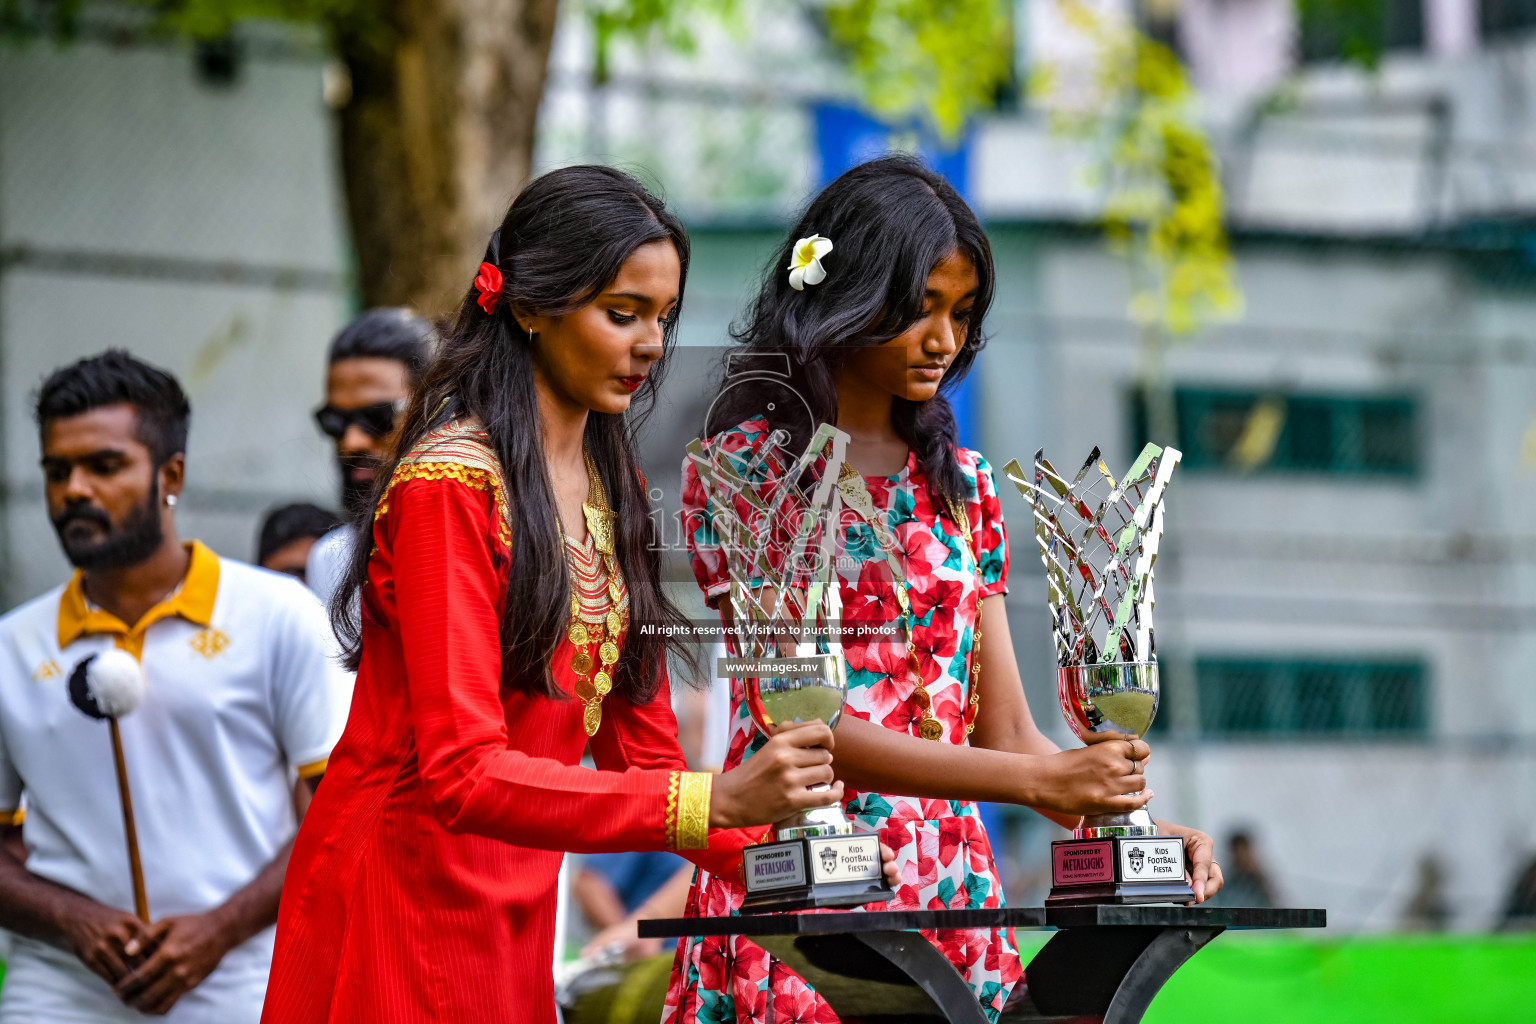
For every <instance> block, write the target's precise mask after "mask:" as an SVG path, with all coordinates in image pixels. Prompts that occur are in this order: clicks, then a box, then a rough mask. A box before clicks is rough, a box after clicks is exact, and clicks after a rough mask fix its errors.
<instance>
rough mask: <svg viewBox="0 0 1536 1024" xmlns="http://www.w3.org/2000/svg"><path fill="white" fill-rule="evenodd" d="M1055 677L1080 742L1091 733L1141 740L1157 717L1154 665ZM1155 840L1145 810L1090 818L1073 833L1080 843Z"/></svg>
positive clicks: (1083, 669) (1079, 668) (1074, 668)
mask: <svg viewBox="0 0 1536 1024" xmlns="http://www.w3.org/2000/svg"><path fill="white" fill-rule="evenodd" d="M1056 678H1057V695H1058V697H1060V699H1061V711H1062V714H1064V715H1065V716H1066V718H1067V724H1068V725H1070V726H1071V727H1072V731H1073V732H1075V733H1077V735H1078V738H1079V739H1081V738H1082V737H1083V735H1084V734H1086V733H1091V732H1093V733H1097V732H1117V733H1127V734H1129V735H1133V736H1136V737H1143V736H1145V735H1146V734H1147V730H1148V729H1149V728H1151V727H1152V719H1153V718H1155V717H1157V703H1158V681H1157V662H1155V661H1117V662H1107V663H1102V664H1089V665H1067V666H1064V667H1062V668H1060V669H1058V670H1057V676H1056ZM1155 835H1157V826H1156V825H1155V824H1153V822H1152V815H1151V814H1150V813H1149V812H1148V811H1147V809H1146V808H1145V807H1143V808H1141V809H1140V810H1135V811H1131V812H1130V813H1121V814H1090V815H1088V816H1086V817H1085V818H1083V824H1082V827H1081V828H1080V829H1078V830H1077V836H1078V838H1081V839H1101V838H1104V837H1106V836H1126V837H1132V836H1155Z"/></svg>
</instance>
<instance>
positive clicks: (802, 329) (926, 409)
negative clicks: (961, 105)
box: [706, 156, 995, 498]
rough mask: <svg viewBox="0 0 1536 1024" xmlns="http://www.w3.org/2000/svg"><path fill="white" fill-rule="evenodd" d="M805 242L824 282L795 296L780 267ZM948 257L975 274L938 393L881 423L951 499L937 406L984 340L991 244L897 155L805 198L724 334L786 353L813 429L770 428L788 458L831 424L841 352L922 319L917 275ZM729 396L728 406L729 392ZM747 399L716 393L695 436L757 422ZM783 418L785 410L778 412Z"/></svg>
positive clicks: (937, 180)
mask: <svg viewBox="0 0 1536 1024" xmlns="http://www.w3.org/2000/svg"><path fill="white" fill-rule="evenodd" d="M810 235H823V236H825V237H827V238H830V239H831V240H832V242H833V245H834V246H835V248H834V249H833V250H832V252H831V253H830V254H829V255H828V256H827V257H826V262H825V268H826V271H827V277H826V280H824V281H822V282H821V283H820V284H816V285H807V286H806V288H805V290H804V291H795V290H794V289H792V288H791V287H790V286H789V276H788V274H787V273H786V271H785V267H786V266H787V265H788V264H789V260H790V254H791V249H792V248H793V246H794V243H795V240H796V239H799V238H804V237H807V236H810ZM955 252H958V253H960V254H961V255H962V256H965V257H966V258H967V259H969V260H970V261H971V263H972V264H973V265H974V266H975V268H976V277H977V280H978V284H979V286H978V288H977V291H976V302H975V305H974V307H973V309H972V313H971V318H970V322H969V326H968V329H967V331H966V336H965V344H964V345H963V346H962V347H961V349H960V351H959V352H957V353H956V354H955V357H954V360H953V362H952V363H951V364H950V368H949V371H948V372H947V373H946V374H945V375H944V381H943V383H942V384H940V386H939V393H938V395H936V396H935V397H933V398H932V399H930V400H928V401H926V402H911V401H908V400H906V399H904V398H897V399H896V402H895V405H894V407H893V409H892V411H891V419H892V425H893V426H894V427H895V429H896V433H897V434H898V435H899V436H900V437H901V439H902V440H903V441H905V442H906V443H907V444H908V446H910V447H911V448H912V449H913V450H915V451H916V452H917V455H918V458H919V459H921V460H922V463H923V468H924V470H925V471H926V473H927V475H928V480H929V486H930V487H931V488H932V489H933V490H934V491H936V492H937V496H938V497H940V498H954V497H961V496H962V495H963V494H964V491H965V487H964V478H963V475H962V474H961V472H960V467H959V464H958V463H957V462H956V460H955V446H956V444H957V443H958V435H957V432H956V429H955V416H954V411H953V410H952V409H951V408H950V405H949V401H948V400H947V399H946V398H945V397H944V396H945V393H946V392H949V391H951V390H952V389H953V388H954V387H955V386H956V385H958V384H959V383H960V381H961V380H963V379H964V378H965V375H966V373H967V372H968V371H969V370H970V368H971V364H972V363H973V362H974V361H975V359H976V353H977V352H978V351H980V349H981V347H982V345H983V344H984V343H985V337H984V335H983V333H982V330H981V325H982V321H983V320H984V319H985V318H986V315H987V308H988V307H989V306H990V305H991V304H992V295H993V291H994V287H995V274H994V271H993V267H992V246H991V244H990V243H988V241H987V235H986V232H985V231H983V230H982V227H981V223H980V221H978V220H977V219H976V214H974V213H973V212H971V208H970V207H969V206H967V205H966V203H965V200H963V199H961V198H960V196H959V194H958V193H957V192H956V191H955V190H954V188H953V187H951V186H950V184H949V182H947V181H945V180H944V179H943V178H942V177H941V176H939V175H937V174H935V173H934V172H933V171H931V170H929V169H928V168H927V167H925V166H923V164H922V163H920V162H919V161H917V160H915V159H912V158H911V157H906V156H887V157H883V158H881V159H879V160H871V161H870V162H868V163H865V164H860V165H859V166H857V167H854V168H852V169H851V170H849V171H846V172H844V173H843V174H842V175H841V176H839V177H838V178H837V180H835V181H833V182H832V184H830V185H828V186H827V187H826V188H825V189H823V190H822V192H821V194H820V195H818V196H816V198H815V199H813V200H811V204H810V206H809V207H808V208H807V209H806V211H805V214H804V215H803V216H802V217H801V218H800V222H799V223H798V224H796V225H795V227H794V229H793V230H792V231H790V233H789V235H788V237H787V238H786V239H785V240H784V244H783V245H781V246H780V247H779V248H778V250H777V251H775V252H774V254H773V259H772V261H771V262H770V263H769V265H768V267H767V269H766V271H765V273H764V277H763V285H762V289H761V290H760V291H759V292H758V295H757V298H756V299H755V300H754V301H753V303H752V305H751V306H750V307H749V308H748V310H747V313H746V315H745V317H744V318H743V319H742V320H741V321H740V322H739V323H738V324H736V326H735V327H734V328H733V330H732V332H731V334H732V336H733V337H734V338H735V339H736V341H737V342H738V347H737V348H736V349H735V350H734V351H735V352H736V353H741V352H742V351H743V349H745V351H746V352H748V353H751V352H783V353H786V354H788V356H789V362H790V368H791V380H790V383H791V386H792V387H794V388H795V390H796V391H798V392H799V393H800V395H801V397H803V398H804V399H805V401H806V402H807V403H808V404H809V405H810V408H811V416H812V421H813V422H811V423H810V424H807V423H806V422H805V420H804V418H803V417H801V418H800V419H798V420H797V419H794V418H793V417H792V415H786V416H783V417H782V422H779V421H776V420H774V414H772V413H770V414H768V415H769V419H770V425H771V426H774V427H781V428H783V429H785V430H786V431H788V432H789V434H790V436H791V437H792V438H793V439H794V442H795V448H796V450H802V449H803V448H804V446H805V445H806V444H807V443H808V442H809V440H810V438H809V436H808V430H809V429H811V428H814V426H815V424H816V423H823V422H825V423H836V422H837V385H836V382H835V374H836V372H837V369H838V366H839V365H840V364H841V362H842V360H843V358H844V357H845V356H846V355H847V353H848V352H849V351H850V350H851V349H854V348H861V347H864V346H866V345H881V344H884V343H885V342H887V341H890V340H891V339H893V338H896V337H898V336H899V335H901V334H902V333H904V332H905V331H906V330H907V328H909V327H911V326H912V325H913V324H914V323H916V322H917V321H918V320H919V319H920V318H921V317H922V310H923V298H924V292H925V291H926V290H927V284H928V275H929V274H930V273H932V272H933V268H934V267H935V266H936V265H937V264H938V263H939V262H940V261H941V260H942V259H944V258H945V257H946V256H948V255H950V254H951V253H955ZM738 394H739V395H740V397H739V398H735V397H734V396H735V395H738ZM756 404H757V403H756V401H755V396H753V395H751V394H750V393H745V394H744V393H741V391H737V392H730V391H728V392H726V399H725V400H724V401H722V402H721V403H720V404H719V405H717V406H716V407H715V412H714V414H713V415H712V416H711V421H710V423H709V424H708V425H707V426H706V430H707V432H708V433H710V434H714V433H717V432H719V431H721V430H726V429H729V428H731V427H733V426H735V425H737V424H738V423H741V422H743V421H744V420H746V419H749V418H751V417H753V416H757V415H760V414H762V413H763V410H762V409H760V408H756V407H755V405H756ZM777 404H778V405H779V406H780V412H781V413H783V412H785V411H786V410H788V409H789V408H790V405H792V404H794V405H797V404H798V403H777Z"/></svg>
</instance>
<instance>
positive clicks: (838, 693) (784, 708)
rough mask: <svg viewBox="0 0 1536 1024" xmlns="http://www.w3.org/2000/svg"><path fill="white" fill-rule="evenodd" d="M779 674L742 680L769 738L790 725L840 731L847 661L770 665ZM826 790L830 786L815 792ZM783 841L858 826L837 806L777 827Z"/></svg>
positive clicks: (815, 658) (823, 658) (824, 658)
mask: <svg viewBox="0 0 1536 1024" xmlns="http://www.w3.org/2000/svg"><path fill="white" fill-rule="evenodd" d="M764 661H765V667H766V666H767V665H771V666H772V667H773V670H774V674H771V675H770V674H764V675H749V676H745V677H744V678H743V680H742V683H743V686H744V687H745V689H746V696H747V711H748V713H749V714H751V716H752V721H753V722H754V723H755V724H756V725H757V727H758V728H759V729H761V730H762V731H763V733H764V734H765V735H767V734H770V733H771V732H772V727H773V726H776V725H783V724H785V723H787V722H809V721H811V720H813V719H820V720H821V721H823V722H826V723H827V725H828V727H830V728H836V727H837V720H838V719H839V718H841V717H842V714H843V704H844V702H845V701H846V700H847V699H848V675H847V671H846V669H845V668H844V665H843V659H842V658H841V657H839V656H838V655H835V654H816V655H811V656H809V657H799V658H773V659H765V660H764ZM812 788H813V789H817V790H822V789H827V788H829V787H827V786H825V785H820V786H813V787H812ZM775 830H776V834H777V835H778V838H780V839H809V838H812V837H815V836H846V835H852V834H853V823H852V822H850V821H849V820H848V817H847V815H845V814H843V811H842V808H840V807H838V806H836V805H835V804H834V805H832V806H830V807H816V808H813V809H811V810H806V811H801V812H799V813H798V814H796V815H794V816H793V817H791V818H788V819H786V820H785V821H781V822H779V823H778V824H777V825H776V826H775Z"/></svg>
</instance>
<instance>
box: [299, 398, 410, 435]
mask: <svg viewBox="0 0 1536 1024" xmlns="http://www.w3.org/2000/svg"><path fill="white" fill-rule="evenodd" d="M408 401H409V399H405V398H401V399H397V400H395V401H393V402H374V403H373V404H371V405H360V406H358V407H357V408H356V409H339V408H337V407H336V406H334V405H322V406H321V407H320V408H318V409H316V410H315V422H316V423H317V424H319V426H320V430H321V431H322V432H323V433H324V434H325V435H326V436H327V437H333V438H335V439H336V440H338V441H339V440H341V439H342V437H343V436H344V435H345V434H346V432H347V428H348V427H350V426H351V425H352V424H354V423H355V424H357V426H358V427H359V428H360V429H361V430H362V432H363V433H365V434H367V435H368V436H369V437H371V438H374V439H378V438H381V437H384V436H385V435H386V434H388V433H389V432H390V431H391V430H394V429H395V417H396V416H398V415H400V413H402V412H404V411H405V406H406V403H407V402H408Z"/></svg>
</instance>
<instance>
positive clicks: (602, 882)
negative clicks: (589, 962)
mask: <svg viewBox="0 0 1536 1024" xmlns="http://www.w3.org/2000/svg"><path fill="white" fill-rule="evenodd" d="M687 867H688V862H687V861H685V860H683V859H682V858H681V857H679V856H678V855H677V854H675V853H668V852H666V851H665V850H648V851H644V852H626V853H592V854H588V855H587V856H585V857H583V858H582V860H581V869H580V870H579V871H577V872H576V877H575V878H573V879H572V880H571V898H572V899H574V900H575V901H576V906H577V908H578V909H580V910H581V916H582V917H583V918H585V919H586V922H587V924H588V925H589V926H590V927H591V928H592V930H593V931H594V932H598V933H601V932H603V931H605V930H606V929H608V928H610V927H612V926H613V925H616V924H618V923H619V922H621V921H623V920H624V919H625V918H626V917H627V916H628V915H629V914H631V913H632V912H633V911H634V910H635V908H636V907H638V906H640V905H641V904H642V903H644V902H645V901H646V900H648V899H650V897H651V896H653V895H655V893H656V892H657V891H658V890H659V889H661V888H662V887H663V886H665V885H666V884H667V881H668V880H669V879H670V878H671V877H672V876H673V875H675V874H677V873H678V871H679V870H681V869H685V868H687Z"/></svg>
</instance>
